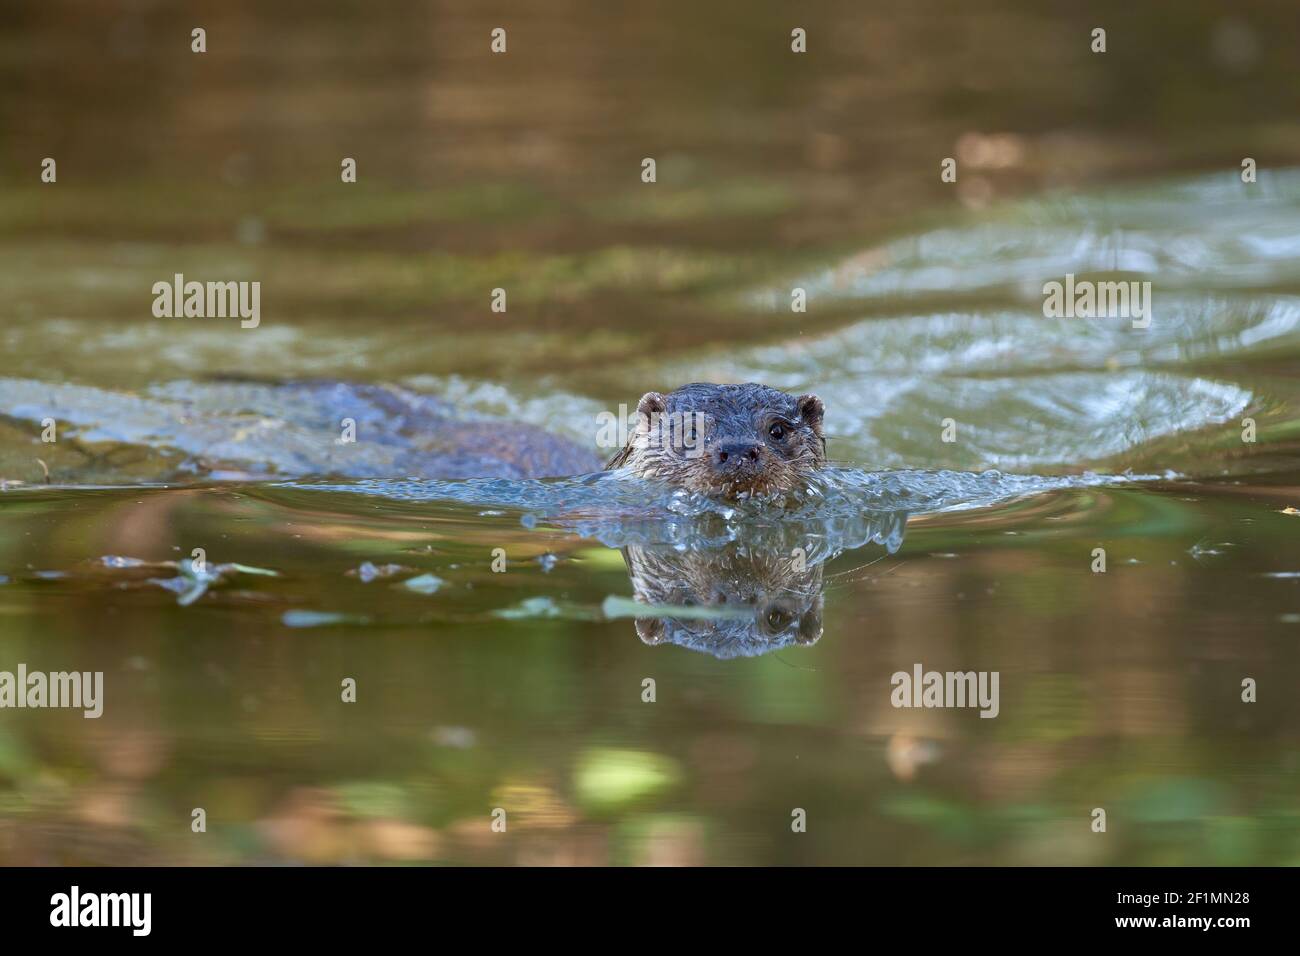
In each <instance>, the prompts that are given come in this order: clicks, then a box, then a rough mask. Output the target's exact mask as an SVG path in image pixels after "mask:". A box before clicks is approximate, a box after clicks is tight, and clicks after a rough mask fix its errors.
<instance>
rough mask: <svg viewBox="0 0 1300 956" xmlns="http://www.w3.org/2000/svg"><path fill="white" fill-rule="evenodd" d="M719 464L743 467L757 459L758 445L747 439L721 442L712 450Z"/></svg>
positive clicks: (729, 466)
mask: <svg viewBox="0 0 1300 956" xmlns="http://www.w3.org/2000/svg"><path fill="white" fill-rule="evenodd" d="M713 454H714V456H715V457H716V458H717V461H718V464H719V465H726V466H727V467H728V468H743V467H744V466H746V465H749V464H752V463H753V462H756V461H758V445H756V444H754V443H753V442H748V441H727V442H721V443H719V445H718V446H717V448H715V449H714V451H713Z"/></svg>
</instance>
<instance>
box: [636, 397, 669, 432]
mask: <svg viewBox="0 0 1300 956" xmlns="http://www.w3.org/2000/svg"><path fill="white" fill-rule="evenodd" d="M667 407H668V403H667V402H666V401H664V397H663V395H661V394H660V393H659V392H646V393H645V394H644V395H642V396H641V401H639V402H637V403H636V413H637V415H638V416H639V417H640V419H641V421H642V422H643V423H644V424H645V425H647V426H648V425H649V424H650V417H651V416H652V415H662V414H663V411H664V409H665V408H667Z"/></svg>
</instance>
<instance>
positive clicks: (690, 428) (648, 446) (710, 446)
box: [605, 382, 826, 500]
mask: <svg viewBox="0 0 1300 956" xmlns="http://www.w3.org/2000/svg"><path fill="white" fill-rule="evenodd" d="M824 413H825V407H824V406H823V404H822V400H821V399H820V398H818V397H817V396H816V395H812V394H805V395H799V396H798V397H796V396H793V395H789V394H787V393H785V392H781V391H778V390H777V389H775V388H770V387H768V386H766V385H758V384H755V383H753V382H749V383H746V384H744V385H712V384H709V383H706V382H693V383H691V384H690V385H683V386H682V387H681V388H678V389H677V390H675V391H673V392H670V393H668V394H667V395H663V394H661V393H659V392H647V393H646V394H645V395H644V396H642V398H641V401H639V402H638V403H637V425H636V430H635V431H634V432H633V434H632V435H631V436H630V437H629V439H628V441H627V444H626V445H624V447H623V448H622V449H620V450H619V452H618V453H617V454H615V455H614V456H613V457H612V458H611V459H610V460H609V462H608V463H607V464H606V466H605V467H606V468H607V469H626V470H628V471H631V472H633V473H635V474H637V475H640V476H641V477H644V478H652V479H656V480H659V481H665V482H667V483H669V484H671V485H673V486H675V487H678V488H683V489H685V490H687V491H692V492H696V493H699V494H702V495H707V496H709V497H712V498H721V499H728V500H730V499H738V498H747V497H756V496H767V495H771V494H776V493H782V492H788V491H792V490H795V489H797V488H799V487H802V486H803V485H804V483H805V482H806V481H807V479H808V478H810V477H811V476H812V475H813V474H814V473H815V472H817V471H818V470H820V469H821V468H822V467H824V466H825V464H826V438H825V436H824V435H823V433H822V418H823V416H824Z"/></svg>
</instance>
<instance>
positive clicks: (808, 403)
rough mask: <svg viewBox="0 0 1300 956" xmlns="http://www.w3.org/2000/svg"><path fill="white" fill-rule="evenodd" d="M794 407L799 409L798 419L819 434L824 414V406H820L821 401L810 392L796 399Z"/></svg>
mask: <svg viewBox="0 0 1300 956" xmlns="http://www.w3.org/2000/svg"><path fill="white" fill-rule="evenodd" d="M795 405H796V407H798V409H799V418H800V419H801V420H802V421H803V423H804V424H805V425H808V426H810V427H811V428H812V429H813V430H814V431H817V432H820V431H821V427H822V416H823V415H825V414H826V406H825V405H823V404H822V400H821V399H820V398H818V397H817V396H816V395H813V394H812V393H811V392H810V393H809V394H807V395H800V396H799V397H798V398H796V399H795Z"/></svg>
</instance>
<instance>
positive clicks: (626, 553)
mask: <svg viewBox="0 0 1300 956" xmlns="http://www.w3.org/2000/svg"><path fill="white" fill-rule="evenodd" d="M863 519H864V522H865V525H866V526H865V527H859V528H856V529H854V531H855V533H854V534H853V536H852V541H851V542H850V541H845V542H844V544H843V545H841V546H848V547H856V546H857V545H858V544H862V543H865V542H867V541H875V542H877V543H878V544H879V545H880V546H881V548H883V551H884V553H886V554H892V553H893V552H894V551H896V550H898V548H899V546H901V544H902V540H903V527H904V525H905V524H906V521H907V516H906V514H903V513H900V512H890V513H881V514H878V515H874V516H865V515H864V516H863ZM800 530H802V531H804V532H807V531H808V530H810V529H808V528H806V527H801V526H796V528H794V529H772V528H769V529H765V532H766V533H759V534H758V535H757V536H756V537H754V538H753V539H750V540H735V541H730V542H728V543H726V544H725V545H722V546H720V547H713V548H691V549H684V548H680V547H676V546H673V545H668V544H663V545H643V544H636V545H628V546H626V547H624V548H622V549H621V550H622V554H623V560H624V562H625V563H626V564H627V569H628V573H629V575H630V577H631V579H632V590H633V594H634V597H635V600H636V602H637V603H638V604H644V605H647V611H651V609H653V612H654V613H651V614H647V616H644V617H643V616H640V615H637V616H636V633H637V635H638V636H639V637H640V638H641V640H643V641H644V642H645V643H647V644H677V645H679V646H681V647H688V648H690V649H692V650H696V651H704V652H705V653H708V654H712V655H713V656H714V657H720V658H729V657H753V656H755V655H758V654H766V653H768V652H770V651H775V650H779V649H780V648H783V647H789V646H791V645H797V646H807V645H811V644H814V643H816V642H817V640H818V639H819V638H820V637H821V636H822V608H823V603H824V598H823V590H824V587H825V576H824V572H823V567H824V565H825V563H826V561H827V560H828V559H830V558H832V557H834V556H835V555H837V554H838V553H839V551H840V547H837V546H836V544H837V542H836V541H834V540H833V539H832V538H831V536H829V535H827V534H824V533H823V534H819V535H816V536H814V537H808V538H805V539H804V540H805V542H806V543H805V544H803V545H799V544H791V542H792V541H794V540H796V539H797V538H796V534H792V533H790V532H791V531H796V532H797V531H800ZM822 530H823V531H825V530H827V529H822ZM774 532H775V533H774ZM873 550H875V549H873ZM857 553H858V554H861V555H863V556H864V561H863V563H866V562H869V561H872V560H874V559H875V558H876V557H877V555H878V552H877V554H871V553H870V552H869V551H867V550H866V549H863V550H862V551H859V552H857ZM678 608H680V609H681V612H680V613H676V614H675V613H673V609H678Z"/></svg>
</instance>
